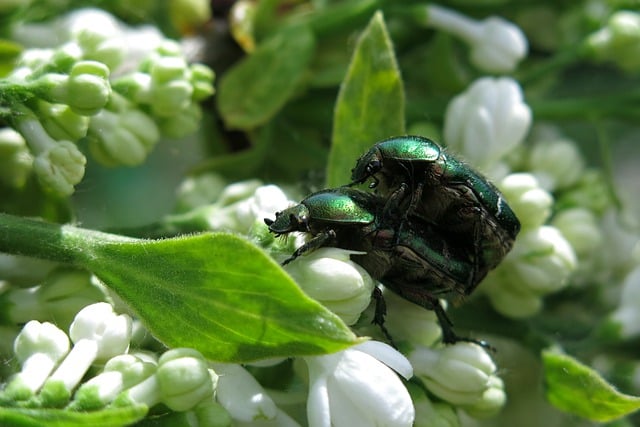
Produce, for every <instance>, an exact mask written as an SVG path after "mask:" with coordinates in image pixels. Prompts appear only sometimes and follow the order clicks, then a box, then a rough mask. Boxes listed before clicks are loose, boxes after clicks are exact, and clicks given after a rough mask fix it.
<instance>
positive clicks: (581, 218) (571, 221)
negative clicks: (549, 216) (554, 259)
mask: <svg viewBox="0 0 640 427" xmlns="http://www.w3.org/2000/svg"><path fill="white" fill-rule="evenodd" d="M551 224H552V225H553V226H554V227H557V228H558V230H560V232H561V233H562V235H563V236H564V237H565V238H566V239H567V240H568V241H569V243H570V244H571V247H572V248H573V249H574V251H575V252H576V255H578V257H580V256H587V255H589V254H591V253H592V252H593V251H594V250H595V249H597V248H598V247H600V245H601V243H602V241H603V235H602V231H601V230H600V226H599V224H598V218H596V216H595V214H594V213H593V212H591V211H590V210H588V209H584V208H579V207H577V208H571V209H565V210H562V211H560V212H558V213H557V214H556V215H555V216H554V218H553V221H551Z"/></svg>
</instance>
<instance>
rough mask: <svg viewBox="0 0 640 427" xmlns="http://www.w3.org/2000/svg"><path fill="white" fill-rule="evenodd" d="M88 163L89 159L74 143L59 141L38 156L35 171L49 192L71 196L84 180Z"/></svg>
mask: <svg viewBox="0 0 640 427" xmlns="http://www.w3.org/2000/svg"><path fill="white" fill-rule="evenodd" d="M86 163H87V159H86V158H85V157H84V155H83V154H82V153H81V152H80V150H79V149H78V147H76V145H75V144H74V143H72V142H69V141H58V142H56V143H55V145H54V146H52V147H50V148H49V149H48V150H45V151H44V152H41V153H40V154H38V155H37V156H36V158H35V160H34V161H33V171H34V172H35V173H36V175H37V176H38V180H39V181H40V184H41V185H42V186H43V187H44V188H45V189H46V190H47V191H51V192H53V193H55V194H58V195H60V196H69V195H71V194H72V193H73V191H74V186H75V185H76V184H78V183H79V182H80V181H81V180H82V177H83V176H84V166H85V164H86Z"/></svg>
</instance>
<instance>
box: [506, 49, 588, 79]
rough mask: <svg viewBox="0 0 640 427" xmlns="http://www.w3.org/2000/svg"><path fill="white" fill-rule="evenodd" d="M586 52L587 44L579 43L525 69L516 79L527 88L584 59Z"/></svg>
mask: <svg viewBox="0 0 640 427" xmlns="http://www.w3.org/2000/svg"><path fill="white" fill-rule="evenodd" d="M586 52H587V45H586V43H579V44H577V45H575V46H573V47H571V48H567V49H563V50H561V51H560V52H557V53H556V54H555V55H553V56H552V57H550V58H549V59H547V60H546V61H542V62H541V63H539V64H537V65H535V66H531V67H527V68H526V69H524V68H523V71H522V72H520V73H518V75H516V79H517V80H518V81H519V82H520V84H521V85H522V86H526V85H528V84H530V83H531V82H533V81H535V80H537V79H539V78H541V77H544V76H549V75H553V74H554V73H556V72H557V70H559V69H562V68H566V67H568V66H569V65H571V64H572V63H574V62H576V61H578V60H580V59H581V58H583V57H584V56H585V54H586Z"/></svg>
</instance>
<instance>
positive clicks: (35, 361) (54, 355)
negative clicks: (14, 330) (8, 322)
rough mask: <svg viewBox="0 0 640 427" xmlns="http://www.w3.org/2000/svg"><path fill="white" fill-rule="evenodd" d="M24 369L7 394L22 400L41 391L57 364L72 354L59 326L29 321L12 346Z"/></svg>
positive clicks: (9, 387)
mask: <svg viewBox="0 0 640 427" xmlns="http://www.w3.org/2000/svg"><path fill="white" fill-rule="evenodd" d="M13 349H14V353H15V354H16V357H17V359H18V361H19V362H20V364H21V365H22V370H21V371H20V373H18V374H17V375H16V376H15V377H14V378H13V379H12V380H11V381H10V382H9V384H8V385H7V387H6V389H5V390H4V392H5V393H6V395H7V396H11V397H12V398H14V399H18V400H23V399H27V398H29V397H31V396H32V395H33V393H35V392H36V391H38V390H39V389H40V387H41V386H42V384H43V383H44V382H45V380H46V379H47V377H48V376H49V374H51V372H52V371H53V369H54V368H55V367H56V365H57V364H58V362H59V361H60V360H61V359H62V358H64V357H65V356H66V355H67V353H68V352H69V337H67V334H65V333H64V332H63V331H61V330H60V329H59V328H58V327H57V326H55V325H53V324H51V323H49V322H44V323H40V322H38V321H37V320H31V321H29V322H27V324H26V325H24V327H23V328H22V330H21V331H20V333H19V334H18V336H17V337H16V339H15V341H14V343H13Z"/></svg>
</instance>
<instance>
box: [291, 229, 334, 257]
mask: <svg viewBox="0 0 640 427" xmlns="http://www.w3.org/2000/svg"><path fill="white" fill-rule="evenodd" d="M335 238H336V232H335V231H333V230H325V231H322V232H320V233H318V234H316V235H315V236H314V237H313V238H312V239H311V240H309V241H308V242H307V243H305V244H304V245H302V246H300V247H299V248H298V249H296V250H295V252H293V254H292V255H291V256H290V257H289V258H287V259H285V260H284V262H283V263H282V265H283V266H284V265H287V264H289V263H290V262H291V261H293V260H294V259H296V258H298V257H299V256H300V255H303V254H305V253H307V252H313V251H315V250H316V249H318V248H321V247H323V246H324V245H325V244H326V243H327V242H328V241H330V240H332V239H335Z"/></svg>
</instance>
